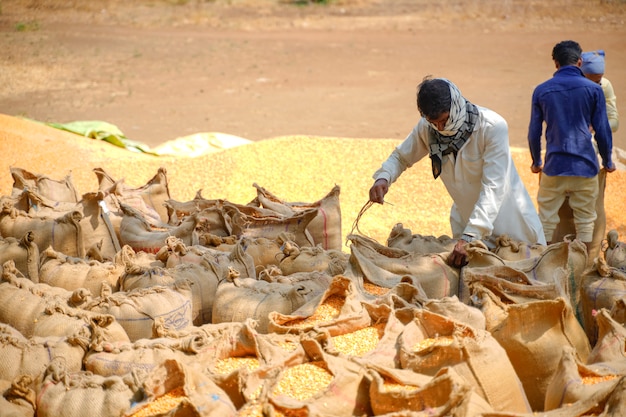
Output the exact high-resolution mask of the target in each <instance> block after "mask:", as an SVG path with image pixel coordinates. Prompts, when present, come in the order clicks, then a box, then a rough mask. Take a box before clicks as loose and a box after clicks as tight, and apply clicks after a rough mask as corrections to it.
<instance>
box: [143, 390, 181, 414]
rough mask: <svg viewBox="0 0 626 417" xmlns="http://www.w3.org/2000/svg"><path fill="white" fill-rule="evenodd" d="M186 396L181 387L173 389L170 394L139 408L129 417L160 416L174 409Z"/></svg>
mask: <svg viewBox="0 0 626 417" xmlns="http://www.w3.org/2000/svg"><path fill="white" fill-rule="evenodd" d="M186 397H187V396H186V395H185V391H184V390H183V388H182V387H179V388H174V389H173V390H171V391H170V392H168V393H166V394H163V395H161V396H160V397H157V398H155V399H154V401H151V402H150V403H148V404H146V405H144V406H143V407H141V408H140V409H139V410H138V411H137V412H136V413H134V414H132V416H131V417H151V416H160V415H162V414H165V413H167V412H168V411H171V410H173V409H175V408H176V407H177V406H178V404H180V403H181V401H182V400H184V399H185V398H186Z"/></svg>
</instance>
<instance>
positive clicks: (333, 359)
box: [261, 337, 372, 417]
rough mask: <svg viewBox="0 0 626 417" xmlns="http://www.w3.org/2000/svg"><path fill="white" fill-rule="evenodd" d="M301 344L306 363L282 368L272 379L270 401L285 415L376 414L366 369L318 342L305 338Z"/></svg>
mask: <svg viewBox="0 0 626 417" xmlns="http://www.w3.org/2000/svg"><path fill="white" fill-rule="evenodd" d="M301 343H302V346H303V348H304V350H305V352H306V356H307V357H306V359H305V361H304V362H302V363H297V364H296V363H294V364H289V365H287V366H285V367H283V368H280V369H279V371H280V372H279V373H278V375H277V376H276V377H275V378H273V379H268V387H267V388H268V389H267V390H265V392H266V393H267V394H266V395H267V399H268V400H269V402H270V403H272V404H273V405H274V407H276V408H277V409H278V410H282V412H283V413H284V414H287V413H293V412H296V411H299V412H303V413H305V414H304V415H308V416H328V417H346V416H363V415H372V410H371V407H370V400H369V385H370V380H369V378H368V377H367V375H366V374H367V371H366V369H365V368H364V367H363V366H362V365H360V364H357V363H356V362H353V361H351V360H349V359H346V358H343V357H339V356H334V355H330V354H328V353H326V352H324V350H323V349H322V347H321V346H320V344H319V343H318V342H317V341H316V340H314V339H311V338H306V337H303V339H302V342H301ZM305 375H308V378H309V379H308V382H305V381H306V380H305V379H304V378H303V377H304V376H305ZM262 395H263V394H262ZM261 399H263V396H262V397H261Z"/></svg>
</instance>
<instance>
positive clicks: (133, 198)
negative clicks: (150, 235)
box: [93, 167, 171, 222]
mask: <svg viewBox="0 0 626 417" xmlns="http://www.w3.org/2000/svg"><path fill="white" fill-rule="evenodd" d="M93 172H94V173H95V174H96V177H97V179H98V190H99V191H106V192H109V193H110V194H109V197H110V199H107V204H111V203H113V204H111V205H110V206H109V207H110V210H111V211H116V208H118V209H119V205H120V204H127V205H129V206H131V207H134V208H135V209H137V210H140V211H142V212H144V214H145V215H146V217H147V218H154V217H155V215H154V213H156V218H155V219H154V220H155V221H159V222H167V221H168V211H167V208H166V207H165V202H166V201H168V200H169V199H170V198H171V197H170V190H169V184H168V180H167V170H166V169H165V168H163V167H161V168H159V169H158V170H157V173H156V174H155V175H154V177H152V178H151V179H150V180H148V182H147V183H145V184H144V185H141V186H139V187H133V186H129V185H127V184H125V182H124V179H121V180H114V179H113V178H112V177H111V175H109V174H108V173H107V172H106V171H105V170H104V169H102V168H94V170H93ZM111 188H113V189H114V192H113V193H111ZM116 206H117V207H116Z"/></svg>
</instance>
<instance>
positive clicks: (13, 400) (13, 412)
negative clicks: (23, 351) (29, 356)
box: [0, 375, 36, 417]
mask: <svg viewBox="0 0 626 417" xmlns="http://www.w3.org/2000/svg"><path fill="white" fill-rule="evenodd" d="M31 383H32V381H31V378H30V377H29V376H28V375H21V376H19V377H18V378H16V379H14V380H10V381H7V380H4V379H0V392H2V395H0V410H2V412H3V413H5V414H6V415H7V416H13V417H31V416H34V415H35V404H36V400H35V397H36V394H35V391H34V390H33V389H32V387H31Z"/></svg>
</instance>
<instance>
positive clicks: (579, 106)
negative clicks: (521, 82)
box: [528, 40, 615, 249]
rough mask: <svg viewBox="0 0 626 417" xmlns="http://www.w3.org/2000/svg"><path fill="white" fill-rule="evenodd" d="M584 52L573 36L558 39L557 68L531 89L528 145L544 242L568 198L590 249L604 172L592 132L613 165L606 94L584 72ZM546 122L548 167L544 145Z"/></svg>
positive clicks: (603, 156)
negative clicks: (536, 175)
mask: <svg viewBox="0 0 626 417" xmlns="http://www.w3.org/2000/svg"><path fill="white" fill-rule="evenodd" d="M581 55H582V48H581V47H580V45H579V44H578V43H577V42H575V41H571V40H567V41H562V42H559V43H558V44H556V45H555V46H554V48H553V49H552V59H553V60H554V63H555V65H556V68H557V71H556V72H555V73H554V76H553V77H552V78H551V79H549V80H547V81H545V82H543V83H542V84H540V85H538V86H537V87H536V88H535V90H534V92H533V96H532V108H531V114H530V125H529V127H528V146H529V148H530V154H531V157H532V160H533V162H532V165H531V167H530V169H531V171H532V172H534V173H542V175H541V177H540V182H539V192H538V194H537V205H538V206H539V218H540V219H541V222H542V224H543V230H544V233H545V237H546V242H548V243H553V241H552V238H553V234H554V231H555V229H556V226H557V224H558V223H559V214H558V211H559V208H560V207H561V205H562V204H563V202H564V200H565V198H566V197H567V196H569V205H570V207H571V208H572V210H573V214H574V224H575V227H576V238H577V239H579V240H581V241H582V242H584V243H585V244H586V245H587V249H589V248H590V245H591V241H592V239H593V228H594V222H595V220H596V217H597V214H596V208H595V207H596V200H597V198H598V193H599V186H598V178H597V177H598V173H599V171H600V166H599V163H598V157H597V154H596V152H595V149H594V146H593V142H592V140H591V139H592V133H591V132H592V131H593V132H595V138H596V141H597V144H598V151H599V155H600V158H601V159H602V166H603V167H604V169H605V170H606V171H607V172H613V171H615V165H614V164H613V162H612V160H611V152H612V148H613V137H612V133H611V127H610V126H609V122H608V118H607V114H606V102H605V99H604V93H603V92H602V87H600V86H599V85H598V84H596V83H594V82H593V81H590V80H588V79H587V78H585V76H584V75H583V73H582V71H581V69H580V66H581V65H582V59H581ZM544 122H545V124H546V132H545V136H546V152H545V165H544V164H543V163H542V149H541V145H542V142H541V139H542V133H543V123H544Z"/></svg>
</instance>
